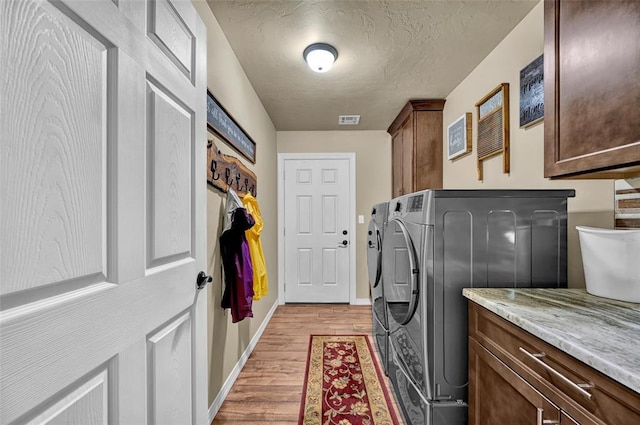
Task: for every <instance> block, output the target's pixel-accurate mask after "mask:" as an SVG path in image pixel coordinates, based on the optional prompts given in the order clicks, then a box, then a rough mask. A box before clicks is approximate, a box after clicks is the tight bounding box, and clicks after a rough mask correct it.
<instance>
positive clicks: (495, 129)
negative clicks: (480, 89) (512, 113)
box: [476, 83, 510, 180]
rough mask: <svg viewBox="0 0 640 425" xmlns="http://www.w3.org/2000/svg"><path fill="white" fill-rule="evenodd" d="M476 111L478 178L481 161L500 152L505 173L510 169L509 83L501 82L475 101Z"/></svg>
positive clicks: (479, 176)
mask: <svg viewBox="0 0 640 425" xmlns="http://www.w3.org/2000/svg"><path fill="white" fill-rule="evenodd" d="M476 109H477V113H478V180H482V175H483V173H482V161H484V160H485V159H487V158H491V157H493V156H496V155H500V154H502V156H503V157H502V168H503V172H504V173H505V174H508V173H509V170H510V154H509V83H502V84H500V85H499V86H498V87H496V88H495V89H493V90H491V91H490V92H489V93H488V94H487V95H486V96H485V97H483V98H482V99H480V100H479V101H478V103H476Z"/></svg>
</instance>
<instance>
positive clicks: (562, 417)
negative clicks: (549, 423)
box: [560, 412, 579, 425]
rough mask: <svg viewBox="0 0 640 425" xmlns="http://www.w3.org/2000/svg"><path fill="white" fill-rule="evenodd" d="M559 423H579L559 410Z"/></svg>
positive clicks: (572, 424) (571, 424)
mask: <svg viewBox="0 0 640 425" xmlns="http://www.w3.org/2000/svg"><path fill="white" fill-rule="evenodd" d="M560 425H579V424H578V422H576V421H574V420H573V419H572V418H571V416H569V415H567V414H566V413H565V412H560Z"/></svg>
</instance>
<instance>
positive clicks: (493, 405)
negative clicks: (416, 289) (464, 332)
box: [469, 338, 560, 425]
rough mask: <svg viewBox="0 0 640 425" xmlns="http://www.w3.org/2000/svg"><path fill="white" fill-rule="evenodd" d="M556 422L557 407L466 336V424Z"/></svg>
mask: <svg viewBox="0 0 640 425" xmlns="http://www.w3.org/2000/svg"><path fill="white" fill-rule="evenodd" d="M543 423H545V424H558V423H560V410H559V409H558V408H557V407H556V406H555V405H554V404H552V403H551V402H550V401H549V400H548V399H547V398H545V397H544V396H543V395H542V394H540V393H539V392H538V391H536V390H535V389H534V388H533V387H532V386H531V385H529V384H528V383H527V382H526V381H525V380H524V379H522V378H521V377H520V375H518V374H516V373H515V372H514V371H513V370H511V369H510V368H509V367H508V366H507V365H505V364H504V363H502V362H501V361H500V360H499V359H498V358H497V357H495V356H494V355H493V354H491V353H490V352H489V351H487V350H486V349H485V348H484V347H482V346H481V345H480V344H479V343H478V342H477V341H476V340H474V339H473V338H469V425H495V424H509V425H532V424H539V425H541V424H543Z"/></svg>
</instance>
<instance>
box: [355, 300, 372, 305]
mask: <svg viewBox="0 0 640 425" xmlns="http://www.w3.org/2000/svg"><path fill="white" fill-rule="evenodd" d="M350 304H351V305H371V299H369V298H356V300H355V302H352V303H350Z"/></svg>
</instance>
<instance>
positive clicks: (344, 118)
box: [338, 115, 360, 125]
mask: <svg viewBox="0 0 640 425" xmlns="http://www.w3.org/2000/svg"><path fill="white" fill-rule="evenodd" d="M359 123H360V115H339V116H338V125H358V124H359Z"/></svg>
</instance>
